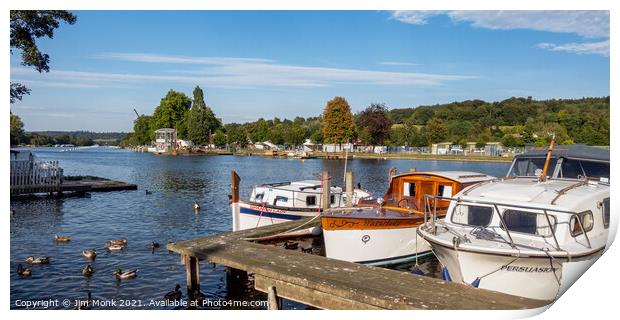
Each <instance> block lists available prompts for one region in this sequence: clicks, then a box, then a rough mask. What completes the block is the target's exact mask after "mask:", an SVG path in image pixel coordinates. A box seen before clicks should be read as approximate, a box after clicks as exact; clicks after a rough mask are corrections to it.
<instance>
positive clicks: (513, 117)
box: [388, 97, 610, 145]
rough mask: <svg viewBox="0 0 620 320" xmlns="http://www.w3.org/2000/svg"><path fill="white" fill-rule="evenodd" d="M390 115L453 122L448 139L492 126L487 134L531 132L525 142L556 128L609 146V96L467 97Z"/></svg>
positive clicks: (572, 139) (398, 119) (413, 121)
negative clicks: (495, 98) (485, 99)
mask: <svg viewBox="0 0 620 320" xmlns="http://www.w3.org/2000/svg"><path fill="white" fill-rule="evenodd" d="M388 116H389V117H390V119H391V120H392V121H393V122H394V123H403V124H408V125H427V123H428V122H429V120H431V119H439V120H441V121H442V122H443V124H444V125H445V126H446V127H447V130H448V135H447V137H446V138H452V139H457V138H469V139H472V138H474V139H475V138H479V136H480V135H481V134H484V132H483V131H484V130H485V129H487V130H489V128H491V131H489V132H487V134H486V135H489V134H490V135H492V136H496V137H500V136H503V135H505V134H515V135H525V136H524V137H523V138H524V140H525V142H532V141H534V140H536V139H534V138H532V137H531V136H530V137H528V135H532V134H533V135H535V136H541V135H546V134H547V132H555V133H556V136H558V138H559V139H558V140H559V141H561V142H566V143H586V144H591V145H609V119H610V103H609V97H600V98H582V99H551V100H533V99H532V98H531V97H528V98H514V97H513V98H510V99H506V100H503V101H500V102H486V101H483V100H467V101H462V102H452V103H447V104H437V105H431V106H419V107H416V108H399V109H392V110H390V111H389V113H388ZM493 128H495V129H493ZM511 128H513V129H511ZM494 130H495V131H497V132H494Z"/></svg>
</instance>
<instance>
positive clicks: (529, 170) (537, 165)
mask: <svg viewBox="0 0 620 320" xmlns="http://www.w3.org/2000/svg"><path fill="white" fill-rule="evenodd" d="M556 163H557V159H556V158H551V160H550V161H549V168H548V169H547V175H548V176H551V175H552V174H553V170H555V164H556ZM544 166H545V158H517V159H515V160H514V164H513V166H512V171H511V172H510V173H509V176H518V177H522V176H531V177H533V176H535V175H536V170H537V169H541V170H542V169H543V167H544Z"/></svg>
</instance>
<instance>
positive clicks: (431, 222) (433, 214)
mask: <svg viewBox="0 0 620 320" xmlns="http://www.w3.org/2000/svg"><path fill="white" fill-rule="evenodd" d="M437 200H447V201H456V203H462V202H464V203H472V204H482V205H487V206H492V207H493V209H494V210H493V211H495V213H496V214H497V216H498V218H499V221H500V224H501V228H502V230H504V231H505V232H506V235H507V236H508V240H509V244H510V246H511V247H513V248H515V247H516V244H515V242H514V240H513V238H512V235H511V234H510V230H509V229H508V227H507V225H506V222H505V221H504V217H503V215H502V214H501V213H500V210H499V207H500V206H502V207H509V208H516V209H526V210H536V211H542V213H543V214H544V215H545V220H546V221H547V227H549V230H551V236H552V237H553V242H554V245H555V249H556V250H558V251H561V250H562V248H561V247H560V244H559V242H558V239H557V236H556V228H555V226H554V225H553V224H552V223H551V219H550V218H549V212H548V211H552V212H553V213H560V214H566V215H568V216H570V217H571V218H569V220H568V221H570V219H572V217H575V220H576V221H577V223H578V224H579V228H580V230H581V231H582V233H583V235H584V237H585V239H586V242H587V244H588V248H590V249H591V248H592V243H591V242H590V237H589V236H588V232H587V231H586V230H585V229H584V227H583V222H582V221H581V216H580V215H579V213H577V212H573V211H568V210H562V209H555V208H553V209H548V208H540V207H533V206H525V205H518V204H512V203H501V202H492V201H484V200H474V199H463V198H461V197H443V196H436V195H431V194H425V195H424V203H425V205H424V225H423V226H425V227H426V229H427V231H430V232H431V233H432V234H433V235H437V228H436V221H437V220H438V218H437ZM556 225H557V223H556ZM568 225H569V228H570V223H569V224H568Z"/></svg>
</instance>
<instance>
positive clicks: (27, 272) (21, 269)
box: [17, 263, 32, 277]
mask: <svg viewBox="0 0 620 320" xmlns="http://www.w3.org/2000/svg"><path fill="white" fill-rule="evenodd" d="M17 274H18V275H20V276H22V277H30V276H31V275H32V269H30V268H24V267H23V266H22V264H21V263H20V264H18V265H17Z"/></svg>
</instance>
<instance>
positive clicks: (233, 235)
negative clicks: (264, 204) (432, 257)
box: [167, 219, 550, 310]
mask: <svg viewBox="0 0 620 320" xmlns="http://www.w3.org/2000/svg"><path fill="white" fill-rule="evenodd" d="M302 224H306V225H304V228H307V227H310V226H318V225H320V221H319V220H318V219H315V220H314V221H310V222H309V219H302V220H297V221H291V222H286V223H281V224H276V225H271V226H265V227H261V228H257V229H250V230H243V231H237V232H228V233H223V234H219V235H215V236H211V237H205V238H199V239H194V240H188V241H183V242H178V243H171V244H168V246H167V248H168V250H171V251H174V252H176V253H179V254H181V257H182V258H181V261H182V263H184V264H185V269H186V273H187V287H188V293H190V295H191V293H194V292H199V290H200V279H199V273H200V272H199V269H200V261H201V260H206V261H209V262H212V263H217V264H221V265H224V266H227V267H229V270H231V272H229V274H230V273H232V274H241V275H243V274H244V273H246V272H247V273H252V274H254V279H255V280H254V286H255V289H256V290H259V291H262V292H266V293H268V296H269V299H268V300H269V301H270V303H269V305H270V309H271V308H273V309H275V308H277V307H278V303H277V301H278V299H276V297H278V298H286V299H289V300H293V301H297V302H300V303H303V304H306V305H309V306H313V307H316V308H320V309H418V310H437V309H444V310H445V309H469V310H472V309H484V310H498V309H501V310H507V309H531V308H538V307H542V306H545V305H547V304H549V303H550V302H549V301H540V300H532V299H527V298H522V297H517V296H512V295H508V294H504V293H499V292H494V291H488V290H484V289H477V288H473V287H471V286H467V285H463V284H458V283H453V282H446V281H442V280H440V279H435V278H429V277H424V276H417V275H412V274H409V273H406V272H401V271H395V270H389V269H383V268H377V267H371V266H366V265H361V264H356V263H350V262H345V261H339V260H333V259H328V258H325V257H322V256H318V255H312V254H308V253H301V252H299V251H292V250H285V249H282V248H278V247H274V246H268V245H262V244H259V243H256V242H252V241H248V240H247V239H248V238H259V237H266V236H271V235H276V234H279V233H282V232H284V231H287V230H290V229H292V228H296V227H299V226H300V225H302ZM228 279H231V277H229V278H228ZM229 281H230V280H229Z"/></svg>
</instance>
